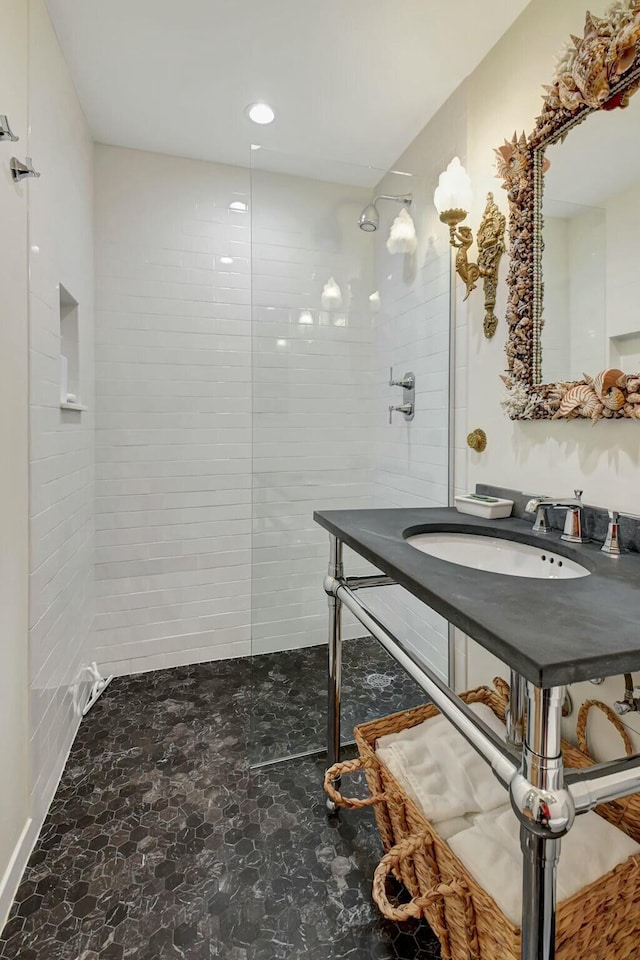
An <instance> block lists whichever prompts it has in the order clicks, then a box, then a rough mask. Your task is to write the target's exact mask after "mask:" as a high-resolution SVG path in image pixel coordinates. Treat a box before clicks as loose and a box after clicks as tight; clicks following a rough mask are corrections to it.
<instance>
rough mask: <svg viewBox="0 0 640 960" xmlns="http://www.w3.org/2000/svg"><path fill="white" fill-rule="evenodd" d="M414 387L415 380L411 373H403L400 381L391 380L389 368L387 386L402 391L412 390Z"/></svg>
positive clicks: (390, 368)
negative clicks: (399, 388) (400, 388)
mask: <svg viewBox="0 0 640 960" xmlns="http://www.w3.org/2000/svg"><path fill="white" fill-rule="evenodd" d="M415 385H416V378H415V376H414V375H413V373H405V375H404V377H403V378H402V380H394V379H393V367H389V386H390V387H402V388H403V389H404V390H413V388H414V387H415Z"/></svg>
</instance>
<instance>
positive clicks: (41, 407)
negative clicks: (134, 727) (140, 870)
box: [18, 0, 94, 826]
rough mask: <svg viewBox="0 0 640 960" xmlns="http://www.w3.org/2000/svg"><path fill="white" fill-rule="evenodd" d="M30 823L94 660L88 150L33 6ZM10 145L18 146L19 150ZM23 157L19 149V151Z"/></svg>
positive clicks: (40, 5)
mask: <svg viewBox="0 0 640 960" xmlns="http://www.w3.org/2000/svg"><path fill="white" fill-rule="evenodd" d="M29 126H30V130H29V138H28V153H29V154H30V155H31V156H32V157H33V162H34V165H35V167H36V168H37V169H38V170H39V171H40V173H41V177H40V179H39V180H33V181H30V182H29V203H28V207H29V254H28V256H29V341H30V356H29V364H30V370H29V372H30V419H29V445H30V455H29V459H30V486H29V500H30V504H29V511H30V584H29V590H30V598H29V599H30V602H29V625H30V642H29V654H30V694H31V696H30V705H31V721H30V724H31V750H30V755H31V795H32V806H31V816H32V817H33V818H34V823H35V824H37V825H38V826H39V823H40V821H41V819H42V817H43V816H44V814H45V812H46V810H47V807H48V805H49V802H50V800H51V798H52V796H53V793H54V791H55V789H56V786H57V782H58V778H59V777H60V774H61V772H62V768H63V766H64V763H65V760H66V756H67V752H68V750H69V747H70V746H71V742H72V740H73V737H74V735H75V732H76V729H77V725H78V723H79V721H80V709H79V708H80V707H81V706H82V705H83V704H84V700H85V699H86V695H87V692H88V682H87V680H86V675H85V679H84V681H83V680H82V679H81V673H80V672H81V669H82V667H84V666H86V665H87V664H88V663H89V661H90V660H92V659H93V657H92V652H91V648H90V642H89V628H90V624H91V620H92V617H93V480H94V476H93V462H94V429H93V428H94V399H93V387H94V384H93V223H92V205H93V145H92V142H91V138H90V135H89V131H88V128H87V124H86V122H85V118H84V116H83V113H82V110H81V108H80V105H79V103H78V99H77V96H76V94H75V90H74V88H73V85H72V82H71V78H70V76H69V73H68V70H67V66H66V63H65V61H64V59H63V57H62V54H61V52H60V49H59V47H58V43H57V40H56V37H55V34H54V31H53V28H52V26H51V23H50V21H49V17H48V14H47V11H46V8H45V5H44V2H43V0H30V3H29ZM18 146H19V145H18ZM23 149H24V148H23ZM60 283H62V284H63V285H64V287H65V289H66V290H67V291H68V292H69V293H70V294H71V295H72V296H73V297H74V298H75V300H76V301H77V302H78V305H79V306H78V324H79V345H80V377H81V399H82V400H83V402H84V403H85V404H86V405H87V407H88V409H87V410H86V411H84V412H82V413H81V412H77V411H66V410H62V409H61V408H60V352H61V344H60V303H59V300H60V295H59V284H60Z"/></svg>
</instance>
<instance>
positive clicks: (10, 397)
mask: <svg viewBox="0 0 640 960" xmlns="http://www.w3.org/2000/svg"><path fill="white" fill-rule="evenodd" d="M2 21H3V22H2V31H0V89H1V90H2V112H3V113H6V114H8V116H9V120H10V122H11V125H12V127H13V130H14V132H15V133H16V134H17V135H18V136H19V137H20V142H19V143H15V144H14V143H1V144H0V220H1V222H2V230H0V276H1V277H2V309H1V310H0V340H1V349H0V438H1V443H2V470H1V471H0V543H1V544H2V546H1V548H0V634H1V636H2V654H1V660H0V729H1V730H2V735H1V736H0V769H1V770H2V782H3V788H2V790H0V927H1V926H2V923H3V921H4V919H5V916H6V914H7V911H8V909H9V906H10V904H11V899H12V897H13V893H14V890H15V887H16V885H17V882H18V879H19V877H20V873H21V871H22V868H23V866H24V862H25V857H26V855H27V853H28V851H27V849H26V848H27V841H26V831H27V829H28V824H29V759H28V758H29V752H28V748H29V727H28V639H27V631H28V618H27V596H28V441H27V438H28V340H27V336H28V299H27V256H26V250H27V195H28V190H29V186H27V185H26V184H23V185H20V186H17V185H15V184H14V183H13V181H12V179H11V174H10V170H9V160H10V158H11V156H12V155H13V154H14V153H15V154H16V155H17V156H24V152H25V147H26V136H27V86H26V76H27V50H28V18H27V6H26V4H25V3H24V0H6V2H5V3H4V4H3V7H2Z"/></svg>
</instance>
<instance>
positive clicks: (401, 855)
mask: <svg viewBox="0 0 640 960" xmlns="http://www.w3.org/2000/svg"><path fill="white" fill-rule="evenodd" d="M432 842H433V841H432V840H431V837H430V836H429V835H428V834H426V833H414V834H413V835H412V836H410V837H405V839H404V840H401V841H400V843H397V844H396V845H395V847H392V848H391V850H389V853H387V854H385V855H384V857H383V858H382V860H381V861H380V863H379V864H378V866H377V867H376V871H375V873H374V875H373V899H374V900H375V902H376V905H377V907H378V909H379V910H380V913H382V915H383V916H385V917H386V918H387V919H388V920H395V921H396V922H399V923H402V922H403V921H405V920H408V919H409V918H410V917H413V918H414V919H415V920H419V919H420V918H421V917H422V916H423V912H422V911H423V909H424V907H428V906H429V905H430V904H432V903H437V902H438V900H441V899H442V898H443V897H465V896H466V895H467V894H468V892H469V888H468V887H467V885H466V883H465V882H464V880H457V879H454V880H452V881H451V883H439V884H437V885H436V886H435V887H432V889H431V890H429V891H428V892H427V893H422V894H420V896H419V897H414V898H413V899H412V900H410V901H409V903H403V904H401V905H400V906H398V907H394V906H393V905H392V904H391V903H389V898H388V897H387V889H386V887H387V878H388V876H389V874H390V873H391V872H392V871H393V870H395V869H396V868H397V867H398V866H399V865H400V863H401V862H402V861H403V860H407V859H409V858H411V857H412V856H413V854H414V853H417V851H418V850H423V849H424V847H425V846H428V845H430V844H432Z"/></svg>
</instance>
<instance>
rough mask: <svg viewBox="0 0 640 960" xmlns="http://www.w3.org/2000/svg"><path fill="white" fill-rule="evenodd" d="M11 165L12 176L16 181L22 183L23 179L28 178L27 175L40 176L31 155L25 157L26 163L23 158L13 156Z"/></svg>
mask: <svg viewBox="0 0 640 960" xmlns="http://www.w3.org/2000/svg"><path fill="white" fill-rule="evenodd" d="M9 166H10V167H11V176H12V177H13V179H14V182H15V183H20V181H21V180H26V179H27V177H39V176H40V174H39V173H38V171H37V170H35V169H34V166H33V160H32V159H31V157H25V158H24V163H23V162H22V160H18V158H17V157H11V161H10V163H9Z"/></svg>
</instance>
